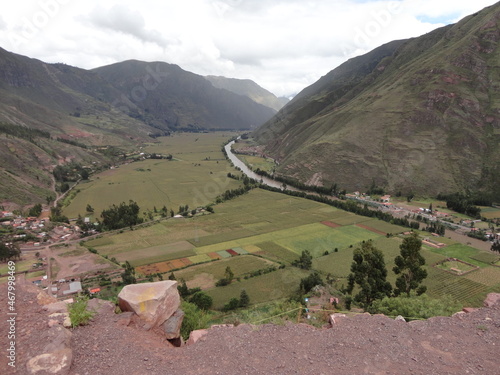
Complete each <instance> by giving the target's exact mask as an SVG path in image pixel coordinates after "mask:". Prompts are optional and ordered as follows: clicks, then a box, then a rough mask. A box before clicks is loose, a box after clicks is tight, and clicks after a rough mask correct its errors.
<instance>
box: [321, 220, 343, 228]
mask: <svg viewBox="0 0 500 375" xmlns="http://www.w3.org/2000/svg"><path fill="white" fill-rule="evenodd" d="M321 224H323V225H326V226H327V227H330V228H338V227H341V226H342V225H340V224H336V223H332V222H331V221H322V222H321Z"/></svg>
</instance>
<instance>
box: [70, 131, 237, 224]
mask: <svg viewBox="0 0 500 375" xmlns="http://www.w3.org/2000/svg"><path fill="white" fill-rule="evenodd" d="M231 135H232V134H231V133H229V132H220V133H213V134H203V135H202V134H182V135H176V136H174V137H162V138H161V140H160V142H159V143H158V144H154V145H151V146H150V147H147V148H146V151H148V152H157V153H162V154H172V155H174V157H175V158H176V161H168V160H153V159H149V160H143V161H139V162H134V163H131V164H128V165H122V166H120V167H119V168H116V169H113V170H107V171H105V172H102V173H100V174H98V175H96V176H92V178H91V181H90V182H88V183H85V184H81V185H79V186H78V189H80V190H81V192H80V193H79V194H77V195H76V196H75V197H74V199H73V200H72V201H71V203H70V204H69V205H68V206H67V207H65V208H64V211H63V212H64V214H65V215H67V216H68V217H70V218H73V217H77V216H78V214H81V215H82V216H84V215H85V211H86V209H85V208H86V206H87V204H88V203H90V204H91V205H92V207H93V208H94V209H95V213H96V214H94V217H96V216H98V215H99V213H100V212H102V210H103V209H105V208H108V207H109V206H110V205H111V204H120V203H121V202H128V201H129V199H133V200H135V201H136V202H137V203H138V205H139V207H141V210H143V211H145V210H147V209H149V210H153V208H154V207H156V208H157V209H160V208H161V207H163V206H164V205H166V206H167V208H168V209H171V208H172V209H173V210H174V211H176V212H177V210H178V207H179V206H180V205H186V204H187V205H189V206H190V207H192V208H195V207H197V206H202V205H206V204H208V203H210V202H212V201H213V200H214V198H215V197H216V196H217V195H219V194H222V193H223V192H224V191H225V190H227V189H234V188H237V187H239V186H241V182H239V181H235V180H233V179H230V178H228V177H227V173H228V172H234V170H233V169H232V168H231V167H230V166H229V164H228V163H227V162H226V161H225V158H224V155H223V154H222V152H221V145H222V143H223V142H224V140H227V139H228V138H230V137H231Z"/></svg>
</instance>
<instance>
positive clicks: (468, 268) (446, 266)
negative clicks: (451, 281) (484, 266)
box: [434, 258, 479, 276]
mask: <svg viewBox="0 0 500 375" xmlns="http://www.w3.org/2000/svg"><path fill="white" fill-rule="evenodd" d="M434 267H437V268H440V269H442V270H444V271H446V272H450V273H452V274H454V275H458V276H462V275H465V274H467V273H469V272H472V271H474V270H476V269H479V267H478V266H475V265H473V264H470V263H467V262H464V261H463V260H460V259H457V258H447V259H444V260H442V261H440V262H438V263H436V264H435V265H434Z"/></svg>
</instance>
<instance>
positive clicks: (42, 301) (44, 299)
mask: <svg viewBox="0 0 500 375" xmlns="http://www.w3.org/2000/svg"><path fill="white" fill-rule="evenodd" d="M36 299H37V302H38V304H39V305H49V304H52V303H56V302H57V298H54V297H52V296H49V295H48V294H47V293H45V292H39V293H38V294H37V296H36Z"/></svg>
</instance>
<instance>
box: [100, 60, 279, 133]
mask: <svg viewBox="0 0 500 375" xmlns="http://www.w3.org/2000/svg"><path fill="white" fill-rule="evenodd" d="M93 72H95V73H97V74H98V75H99V76H100V77H102V78H103V79H104V80H105V81H106V82H107V83H109V84H111V85H112V86H113V87H115V88H117V89H119V90H120V91H121V92H122V93H124V94H125V95H126V97H128V98H129V99H130V101H131V102H132V103H131V104H127V103H118V106H119V107H120V106H121V107H124V108H126V110H128V111H129V113H130V115H131V116H133V117H137V118H139V119H141V120H143V121H145V122H146V123H148V124H150V125H153V126H155V127H159V128H161V129H170V130H178V129H192V130H195V129H254V128H256V127H258V126H259V125H261V124H263V123H264V122H265V121H267V120H269V119H270V118H271V117H272V116H273V115H274V113H275V111H273V110H272V109H270V108H268V107H265V106H263V105H261V104H258V103H256V102H254V101H253V100H251V99H249V98H247V97H244V96H241V95H235V94H234V93H232V92H230V91H228V90H224V89H220V88H216V87H214V86H213V85H212V84H211V83H210V82H208V81H207V80H206V79H205V78H203V77H202V76H200V75H197V74H194V73H190V72H187V71H185V70H183V69H181V68H180V67H178V66H177V65H172V64H167V63H163V62H153V63H146V62H142V61H136V60H130V61H125V62H121V63H117V64H113V65H108V66H105V67H101V68H97V69H94V70H93ZM116 99H118V101H119V102H120V99H119V98H115V100H116Z"/></svg>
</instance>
